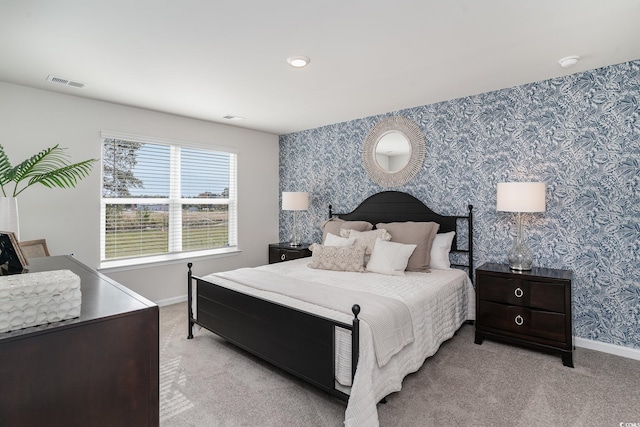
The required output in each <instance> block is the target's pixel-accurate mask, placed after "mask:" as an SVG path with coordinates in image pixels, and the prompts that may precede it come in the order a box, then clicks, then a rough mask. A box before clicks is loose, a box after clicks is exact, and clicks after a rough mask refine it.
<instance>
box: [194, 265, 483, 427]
mask: <svg viewBox="0 0 640 427" xmlns="http://www.w3.org/2000/svg"><path fill="white" fill-rule="evenodd" d="M308 263H309V260H308V259H304V258H303V259H299V260H294V261H288V262H282V263H277V264H270V265H265V266H262V267H257V269H258V270H264V271H268V272H272V273H277V274H282V275H284V276H288V277H297V278H300V279H303V280H307V281H315V282H319V283H323V284H326V285H331V286H339V287H344V288H346V289H353V290H359V291H368V292H372V293H375V294H378V295H382V296H386V297H391V298H396V299H399V300H401V301H403V302H404V303H405V304H406V305H407V306H408V307H409V310H410V312H411V317H412V320H413V332H414V336H415V339H414V341H413V342H412V343H411V344H409V345H407V346H405V347H404V348H403V349H402V350H401V351H400V352H399V353H398V354H396V355H395V356H393V357H392V358H391V360H390V361H389V362H388V363H387V364H386V365H384V366H383V367H379V366H378V364H377V363H376V357H375V351H374V347H373V338H372V334H371V329H370V328H369V327H368V325H367V323H362V322H361V323H360V358H359V361H358V369H357V370H356V376H355V379H354V381H353V385H352V386H351V390H350V397H349V402H348V404H347V409H346V413H345V425H346V426H350V427H351V426H363V427H364V426H366V427H369V426H378V425H379V423H378V412H377V408H376V404H377V402H379V401H380V400H381V399H382V398H383V397H385V396H387V395H388V394H390V393H392V392H396V391H399V390H400V389H401V388H402V379H403V378H404V377H405V376H406V375H407V374H409V373H411V372H415V371H417V370H418V369H419V368H420V366H422V364H423V363H424V360H425V359H426V358H427V357H429V356H432V355H433V354H435V352H436V351H437V350H438V348H439V347H440V344H442V343H443V342H444V341H446V340H447V339H449V338H451V337H452V336H453V334H454V333H455V331H456V330H457V329H458V328H459V327H460V326H461V325H462V323H463V322H464V321H465V320H474V319H475V294H474V289H473V285H472V284H471V280H469V277H468V276H467V274H466V273H465V272H463V271H460V270H432V271H431V273H409V272H407V273H406V274H405V275H404V276H387V275H381V274H377V273H351V272H337V271H327V270H316V269H311V268H308V267H307V264H308ZM207 277H208V276H205V277H204V279H207ZM210 279H211V280H212V281H214V282H215V283H217V284H220V285H222V286H225V287H228V288H231V289H236V290H238V291H240V292H244V293H248V294H252V295H256V296H259V297H261V298H266V299H269V300H272V301H276V302H280V303H283V304H287V305H289V306H291V307H295V308H298V309H301V310H305V311H309V312H312V313H315V314H318V315H321V316H325V317H330V318H333V319H335V320H338V321H341V322H345V323H351V320H352V318H353V315H352V314H349V313H340V312H337V311H334V310H331V309H328V308H325V307H320V306H316V305H313V304H310V303H307V302H304V301H300V300H296V299H292V298H289V297H287V296H284V295H280V294H275V293H272V292H268V291H263V290H257V289H252V288H249V287H247V286H244V285H242V284H239V283H235V282H233V281H230V280H224V279H221V278H220V277H217V276H214V275H211V277H210ZM354 303H358V301H354ZM362 310H363V311H364V310H366V307H365V306H362Z"/></svg>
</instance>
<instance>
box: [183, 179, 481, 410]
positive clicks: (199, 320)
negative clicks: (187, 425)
mask: <svg viewBox="0 0 640 427" xmlns="http://www.w3.org/2000/svg"><path fill="white" fill-rule="evenodd" d="M468 209H469V210H468V215H467V216H442V215H439V214H437V213H435V212H433V211H432V210H431V209H429V208H428V207H427V206H425V205H424V204H423V203H422V202H421V201H419V200H418V199H416V198H415V197H413V196H411V195H409V194H406V193H401V192H398V191H384V192H381V193H378V194H374V195H373V196H371V197H369V198H367V199H366V200H365V201H363V202H362V203H361V204H360V205H359V206H358V207H357V208H356V209H354V210H353V211H352V212H350V213H348V214H335V213H333V212H332V208H331V206H329V215H330V216H329V217H330V218H331V217H332V216H338V217H339V218H342V219H344V220H348V221H368V222H370V223H372V224H374V225H375V224H376V223H379V222H404V221H415V222H420V221H433V222H437V223H439V224H440V229H439V232H442V233H445V232H448V231H456V236H455V238H454V240H453V243H452V248H451V250H452V252H460V253H464V254H466V255H468V264H452V265H453V266H457V267H461V268H465V269H468V272H469V277H473V214H472V209H473V206H472V205H469V206H468ZM459 220H466V221H467V222H468V225H469V234H468V248H460V247H459V246H458V235H459V233H458V232H457V231H458V221H459ZM191 267H192V263H189V264H188V268H189V271H188V273H187V287H188V296H187V306H188V319H189V334H188V336H187V338H188V339H192V338H193V326H194V325H200V326H202V327H204V328H206V329H208V330H209V331H211V332H213V333H215V334H217V335H219V336H221V337H222V338H224V339H226V340H227V341H229V342H231V343H233V344H235V345H237V346H238V347H240V348H242V349H244V350H246V351H248V352H250V353H252V354H254V355H256V356H258V357H259V358H261V359H263V360H265V361H267V362H269V363H271V364H273V365H275V366H277V367H279V368H281V369H283V370H285V371H287V372H289V373H291V374H293V375H295V376H297V377H299V378H301V379H303V380H305V381H307V382H309V383H311V384H313V385H315V386H317V387H319V388H320V389H322V390H325V391H327V392H329V393H331V394H332V395H334V396H337V397H339V398H341V399H343V400H345V401H346V400H347V399H348V398H349V396H348V395H347V394H345V393H343V392H341V391H340V390H337V389H336V388H335V327H336V326H338V327H341V328H344V329H348V330H351V336H352V347H351V348H352V351H351V355H352V365H351V366H352V378H353V376H355V370H356V367H357V365H358V356H359V341H360V339H359V322H360V320H359V319H358V314H359V312H360V306H358V305H357V304H354V305H353V308H352V311H353V315H354V318H353V321H352V323H351V324H347V323H342V322H338V321H335V320H332V319H328V318H325V317H322V316H318V315H315V314H311V313H308V312H305V311H301V310H297V309H294V308H291V307H287V306H285V305H282V304H278V303H275V302H271V301H267V300H264V299H262V298H258V297H254V296H251V295H247V294H243V293H241V292H237V291H233V290H230V289H227V288H225V287H222V286H218V285H216V284H215V283H212V282H210V281H206V280H203V279H202V278H200V277H196V276H194V275H193V274H192V272H191ZM194 281H195V282H196V292H197V296H196V298H197V316H196V317H194V316H193V301H192V291H193V282H194ZM364 309H365V310H366V307H365V308H364Z"/></svg>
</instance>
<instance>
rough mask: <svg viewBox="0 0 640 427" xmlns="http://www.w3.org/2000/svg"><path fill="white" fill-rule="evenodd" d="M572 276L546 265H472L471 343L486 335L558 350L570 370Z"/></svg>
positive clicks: (551, 350) (546, 349)
mask: <svg viewBox="0 0 640 427" xmlns="http://www.w3.org/2000/svg"><path fill="white" fill-rule="evenodd" d="M572 277H573V273H572V272H571V271H569V270H556V269H550V268H538V267H534V268H533V269H532V270H531V271H524V272H518V271H513V270H511V269H510V268H509V266H508V265H503V264H484V265H482V266H480V267H479V268H477V269H476V337H475V343H476V344H482V340H483V339H484V338H489V339H496V340H500V341H504V342H507V343H510V344H518V345H523V346H527V347H531V348H534V349H537V350H542V351H545V352H548V353H558V354H560V355H561V356H562V363H563V364H564V365H565V366H569V367H572V368H573V328H572V322H571V280H572Z"/></svg>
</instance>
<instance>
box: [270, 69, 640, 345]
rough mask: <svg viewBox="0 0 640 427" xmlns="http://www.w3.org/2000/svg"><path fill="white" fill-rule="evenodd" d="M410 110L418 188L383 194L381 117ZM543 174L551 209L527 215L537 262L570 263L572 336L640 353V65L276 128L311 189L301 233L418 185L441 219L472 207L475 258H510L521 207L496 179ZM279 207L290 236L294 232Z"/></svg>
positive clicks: (298, 187) (284, 173) (283, 186)
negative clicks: (375, 169)
mask: <svg viewBox="0 0 640 427" xmlns="http://www.w3.org/2000/svg"><path fill="white" fill-rule="evenodd" d="M391 115H399V116H404V117H408V118H410V119H412V120H413V121H415V122H416V123H417V124H418V125H419V126H420V128H421V129H422V130H423V132H424V134H425V136H426V141H427V156H426V159H425V162H424V165H423V167H422V169H421V171H420V172H419V173H418V175H417V176H416V177H415V178H414V179H413V180H412V181H411V182H409V183H408V184H406V185H404V186H401V187H397V188H392V189H385V188H382V187H380V186H379V185H378V184H376V183H375V182H373V181H372V180H371V179H370V178H369V177H368V176H367V174H366V172H365V170H364V168H363V165H362V144H363V141H364V139H365V137H366V135H367V132H368V131H369V130H370V129H371V127H372V126H373V125H374V124H375V123H376V122H377V121H379V120H380V119H381V118H382V117H386V116H391ZM529 180H531V181H543V182H545V183H546V185H547V194H546V202H547V206H546V212H544V213H542V214H527V215H525V230H526V240H527V244H528V245H529V247H530V248H531V249H532V250H533V253H534V265H536V266H541V267H549V268H565V269H570V270H572V271H573V273H574V281H573V286H572V293H573V295H572V299H573V301H572V302H573V316H574V320H573V328H574V335H575V336H577V337H580V338H585V339H589V340H595V341H600V342H603V343H609V344H614V345H620V346H625V347H630V348H636V349H639V348H640V327H638V325H640V225H639V222H640V61H633V62H629V63H624V64H620V65H615V66H610V67H605V68H600V69H596V70H591V71H586V72H581V73H577V74H573V75H569V76H564V77H560V78H556V79H551V80H546V81H541V82H537V83H532V84H527V85H523V86H517V87H513V88H509V89H504V90H499V91H494V92H490V93H485V94H481V95H475V96H469V97H466V98H460V99H455V100H451V101H446V102H441V103H437V104H432V105H426V106H421V107H415V108H409V109H406V110H401V111H395V112H390V113H388V114H382V115H378V116H372V117H367V118H363V119H358V120H353V121H349V122H345V123H338V124H334V125H330V126H324V127H321V128H316V129H310V130H306V131H302V132H296V133H292V134H288V135H282V136H280V190H281V191H308V192H309V193H310V194H309V205H310V206H309V209H308V211H306V212H299V213H298V219H299V224H300V229H301V230H302V237H303V240H305V241H309V242H319V241H320V240H321V232H320V223H321V222H322V221H323V220H325V219H326V218H327V216H328V208H327V206H328V205H329V204H332V205H333V208H334V212H340V213H345V212H349V211H351V210H353V209H354V208H355V207H356V206H357V205H358V204H359V203H360V202H362V201H363V200H364V199H365V198H367V197H368V196H371V195H372V194H375V193H377V192H380V191H384V190H398V191H404V192H407V193H410V194H412V195H413V196H415V197H417V198H418V199H420V200H422V201H423V202H424V203H426V204H427V205H428V206H429V207H431V208H432V209H433V210H434V211H436V212H438V213H440V214H443V215H465V214H466V206H467V204H472V205H473V206H474V209H473V212H474V251H475V254H474V255H475V256H474V263H475V265H476V266H479V265H481V264H482V263H485V262H503V263H506V253H507V251H508V249H509V248H510V246H511V245H512V243H513V238H514V236H515V228H514V226H515V218H514V216H513V215H511V214H508V213H504V212H496V208H495V204H496V186H497V184H498V183H499V182H504V181H529ZM291 224H292V216H291V212H287V211H281V212H280V240H281V241H286V240H287V239H288V236H289V235H290V233H291Z"/></svg>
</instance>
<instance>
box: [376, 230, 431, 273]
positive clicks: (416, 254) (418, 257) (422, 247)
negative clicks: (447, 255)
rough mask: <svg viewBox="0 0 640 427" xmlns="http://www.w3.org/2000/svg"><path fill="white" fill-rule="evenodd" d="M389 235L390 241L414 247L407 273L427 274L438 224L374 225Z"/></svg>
mask: <svg viewBox="0 0 640 427" xmlns="http://www.w3.org/2000/svg"><path fill="white" fill-rule="evenodd" d="M376 227H377V228H384V229H386V230H387V231H388V232H389V234H391V241H392V242H397V243H405V244H410V245H416V249H415V250H414V251H413V254H412V255H411V257H410V258H409V263H408V264H407V271H421V272H428V271H429V265H430V264H431V246H432V245H433V240H434V239H435V238H436V234H437V233H438V229H439V228H440V224H438V223H436V222H413V221H407V222H391V223H386V224H385V223H379V224H376Z"/></svg>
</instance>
